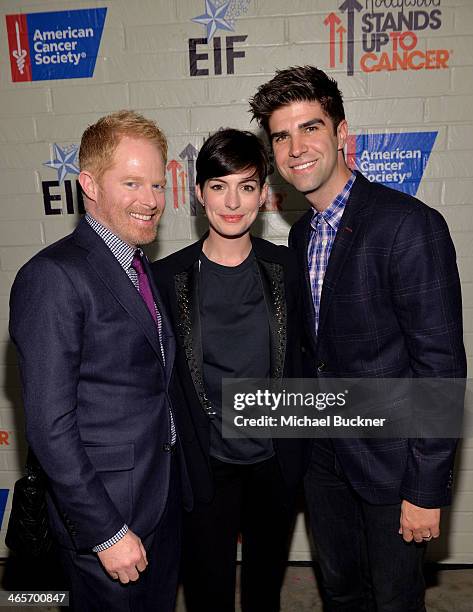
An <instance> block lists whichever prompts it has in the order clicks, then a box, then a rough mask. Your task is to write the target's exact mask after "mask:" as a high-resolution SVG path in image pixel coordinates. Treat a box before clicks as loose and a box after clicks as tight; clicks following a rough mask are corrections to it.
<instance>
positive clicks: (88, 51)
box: [6, 8, 107, 82]
mask: <svg viewBox="0 0 473 612" xmlns="http://www.w3.org/2000/svg"><path fill="white" fill-rule="evenodd" d="M106 14H107V9H106V8H98V9H81V10H75V11H57V12H51V13H29V14H24V13H19V14H17V15H6V23H7V33H8V46H9V49H10V64H11V75H12V81H13V82H21V81H45V80H52V79H80V78H85V77H91V76H92V75H93V74H94V69H95V62H96V60H97V53H98V50H99V46H100V40H101V38H102V30H103V26H104V23H105V16H106Z"/></svg>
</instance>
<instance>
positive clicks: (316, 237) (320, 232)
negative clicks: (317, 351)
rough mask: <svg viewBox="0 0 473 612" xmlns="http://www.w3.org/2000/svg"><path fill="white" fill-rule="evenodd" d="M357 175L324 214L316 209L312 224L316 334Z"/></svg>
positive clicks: (309, 260)
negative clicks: (324, 290)
mask: <svg viewBox="0 0 473 612" xmlns="http://www.w3.org/2000/svg"><path fill="white" fill-rule="evenodd" d="M355 178H356V175H355V174H352V175H351V177H350V178H349V180H348V181H347V183H346V185H345V187H344V188H343V189H342V191H341V192H340V193H339V194H338V195H337V197H336V198H335V199H334V201H333V202H332V203H331V204H330V206H329V207H328V208H326V209H325V210H323V211H322V212H317V211H316V210H315V209H314V212H313V215H312V220H311V222H310V225H311V228H312V229H311V232H310V238H309V246H308V247H307V264H308V268H309V279H310V289H311V292H312V302H313V303H314V311H315V333H316V334H317V330H318V327H319V312H320V298H321V296H322V287H323V284H324V276H325V271H326V269H327V265H328V260H329V257H330V252H331V251H332V246H333V242H334V240H335V236H336V235H337V230H338V226H339V225H340V220H341V218H342V215H343V211H344V210H345V205H346V203H347V201H348V196H349V195H350V190H351V188H352V186H353V183H354V182H355Z"/></svg>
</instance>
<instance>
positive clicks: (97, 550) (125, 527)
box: [92, 525, 128, 553]
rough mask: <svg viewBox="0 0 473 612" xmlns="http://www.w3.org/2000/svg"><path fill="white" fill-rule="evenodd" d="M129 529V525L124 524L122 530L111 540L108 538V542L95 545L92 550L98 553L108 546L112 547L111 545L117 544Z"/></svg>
mask: <svg viewBox="0 0 473 612" xmlns="http://www.w3.org/2000/svg"><path fill="white" fill-rule="evenodd" d="M127 531H128V525H123V527H122V528H121V529H120V531H118V532H117V533H116V534H115V535H114V536H113V537H111V538H110V539H109V540H107V541H106V542H102V544H97V546H94V547H93V548H92V552H94V553H98V552H102V550H106V549H107V548H110V547H111V546H113V545H114V544H116V543H117V542H118V541H119V540H121V539H122V538H123V536H124V535H125V534H126V532H127Z"/></svg>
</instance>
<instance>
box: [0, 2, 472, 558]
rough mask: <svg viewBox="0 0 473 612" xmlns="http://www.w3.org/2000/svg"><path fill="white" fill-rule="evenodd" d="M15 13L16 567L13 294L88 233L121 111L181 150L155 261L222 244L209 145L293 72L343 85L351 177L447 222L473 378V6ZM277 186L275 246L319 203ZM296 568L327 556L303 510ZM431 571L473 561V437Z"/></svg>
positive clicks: (236, 5) (5, 425) (10, 228)
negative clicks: (214, 225) (101, 138)
mask: <svg viewBox="0 0 473 612" xmlns="http://www.w3.org/2000/svg"><path fill="white" fill-rule="evenodd" d="M0 12H1V13H2V14H1V21H0V371H1V376H2V378H1V381H2V384H1V390H0V520H1V532H0V557H1V556H6V555H7V554H8V551H7V549H6V547H5V545H4V534H5V529H6V525H7V523H8V516H9V510H10V506H11V496H12V488H13V485H14V482H15V480H16V479H17V478H18V477H19V476H20V474H21V471H22V467H23V464H24V452H25V441H24V431H23V417H22V407H21V391H20V386H19V379H18V373H17V368H16V361H15V353H14V350H13V347H12V346H11V344H10V342H9V337H8V298H9V291H10V287H11V284H12V282H13V279H14V277H15V274H16V272H17V271H18V269H19V267H20V266H21V265H22V264H23V263H24V262H25V261H27V260H28V259H29V258H30V257H31V256H32V255H34V254H35V253H36V252H38V251H39V250H40V249H42V248H43V247H44V246H45V245H47V244H50V243H52V242H54V241H55V240H57V239H59V238H60V237H62V236H64V235H65V234H67V233H69V232H70V231H72V230H73V229H74V227H75V226H76V224H77V221H78V219H79V217H80V215H81V214H82V213H83V201H82V198H81V193H80V189H79V187H78V182H77V175H78V173H79V169H78V146H79V143H80V138H81V134H82V132H83V131H84V129H85V128H86V127H87V126H88V125H90V124H91V123H93V122H95V120H96V119H98V118H99V117H100V116H102V115H104V114H107V113H108V112H111V111H115V110H118V109H122V108H132V109H136V110H138V111H140V112H142V113H143V114H144V115H146V116H147V117H150V118H153V119H155V120H157V122H158V123H159V125H160V126H161V127H162V128H163V129H164V131H165V132H166V134H167V136H168V138H169V159H168V163H167V179H168V185H169V187H168V190H167V196H166V198H167V205H166V212H165V214H164V217H163V220H162V222H161V225H160V228H159V236H158V241H157V242H156V243H155V244H153V245H151V248H149V249H148V254H149V256H150V258H152V259H155V258H158V257H162V256H164V255H166V254H168V253H171V252H173V251H175V250H177V249H179V248H182V247H183V246H186V245H187V244H189V243H190V242H191V241H193V240H195V239H196V238H198V237H199V236H200V235H201V233H202V232H203V231H204V230H205V227H206V221H205V217H204V216H203V214H202V212H201V210H200V205H199V203H198V202H197V200H196V196H195V191H194V179H195V159H196V156H197V153H198V151H199V148H200V146H201V145H202V142H203V140H204V139H205V138H206V137H207V136H208V135H209V134H210V133H211V132H213V131H215V130H216V129H218V128H219V127H238V128H242V129H251V130H254V131H258V130H257V126H256V125H255V124H254V123H253V124H252V123H250V115H249V112H248V98H249V97H250V96H252V95H253V94H254V92H255V91H256V88H257V87H258V85H260V84H261V83H263V82H265V81H267V80H269V78H271V76H273V74H274V72H275V70H276V69H278V68H286V67H288V66H292V65H303V64H313V65H316V66H318V67H320V68H322V69H323V70H325V71H327V72H329V73H330V74H331V75H332V76H333V77H334V78H335V79H337V81H338V83H339V86H340V88H341V90H342V92H343V93H344V100H345V110H346V114H347V120H348V123H349V127H350V137H349V140H348V143H347V148H346V155H347V158H348V160H349V163H350V165H351V166H352V167H353V168H355V167H356V168H358V169H359V170H360V171H361V172H362V173H363V174H364V175H365V176H366V177H368V178H369V179H370V180H372V181H378V182H381V183H384V184H386V185H389V186H390V187H394V188H395V189H399V190H401V191H405V192H407V193H410V194H412V195H416V196H417V197H419V198H420V199H422V200H423V201H425V202H426V203H427V204H429V205H430V206H433V207H435V208H437V209H438V210H439V211H440V212H441V213H442V214H443V215H444V216H445V217H446V219H447V222H448V224H449V227H450V230H451V232H452V236H453V240H454V243H455V246H456V249H457V256H458V264H459V269H460V275H461V279H462V287H463V300H464V321H465V343H466V347H467V354H468V357H469V363H470V366H471V364H472V358H473V246H472V242H473V178H472V177H473V173H472V168H473V166H472V161H471V160H472V158H473V157H472V156H473V118H472V117H473V3H472V2H471V0H344V1H342V0H292V1H290V2H287V1H284V0H225V1H223V0H179V1H177V2H176V1H175V0H108V1H104V2H96V1H94V0H89V1H75V0H62V1H58V0H25V2H22V1H20V0H3V1H2V3H1V6H0ZM270 182H271V189H270V195H269V197H268V200H267V202H266V204H265V206H264V208H263V210H262V212H261V214H260V219H259V223H258V232H259V233H260V235H262V236H263V237H264V238H267V239H269V240H272V241H274V242H278V243H281V244H284V243H285V242H286V239H287V234H288V231H289V228H290V226H291V224H292V223H293V222H294V221H295V219H297V218H298V217H299V216H300V215H301V214H302V212H303V211H305V210H306V208H307V203H306V201H305V199H304V198H303V197H301V196H300V195H298V194H296V193H295V192H294V191H293V190H291V189H290V188H289V187H288V186H287V185H285V184H284V182H283V181H282V180H281V179H280V178H279V177H278V176H277V175H273V176H272V177H271V178H270ZM67 316H68V313H67V312H64V317H67ZM45 348H46V347H45ZM44 359H47V350H45V353H44ZM471 371H472V370H471V367H470V372H471ZM291 557H292V559H293V560H307V559H309V558H310V544H309V540H308V536H307V532H306V527H305V520H304V514H303V512H301V513H300V515H299V517H298V521H297V525H296V529H295V533H294V538H293V544H292V552H291ZM430 557H431V558H432V559H434V560H439V561H442V562H446V563H473V440H471V439H470V440H468V439H466V440H464V441H463V443H462V445H461V449H460V453H459V456H458V462H457V475H456V495H455V501H454V504H453V506H452V508H451V510H450V511H449V512H448V514H447V517H446V521H445V523H444V535H443V537H442V538H441V540H440V541H439V542H437V543H435V544H434V545H432V546H431V549H430Z"/></svg>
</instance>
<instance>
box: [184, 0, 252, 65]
mask: <svg viewBox="0 0 473 612" xmlns="http://www.w3.org/2000/svg"><path fill="white" fill-rule="evenodd" d="M249 4H250V0H226V1H222V0H220V1H219V0H215V2H212V1H211V0H205V12H204V13H202V14H201V15H197V16H196V17H193V18H192V20H191V21H193V22H194V23H198V24H200V25H202V26H204V27H205V31H206V37H205V38H189V41H188V44H189V74H190V76H208V75H209V74H212V75H220V74H235V60H237V59H239V58H244V57H245V52H244V51H243V50H242V49H237V48H235V45H237V44H238V43H243V42H245V40H246V39H247V38H248V35H247V34H237V35H233V34H230V35H221V34H220V33H219V30H220V31H222V32H234V31H235V20H236V18H237V17H240V16H241V15H244V14H245V13H246V12H247V10H248V7H249Z"/></svg>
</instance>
